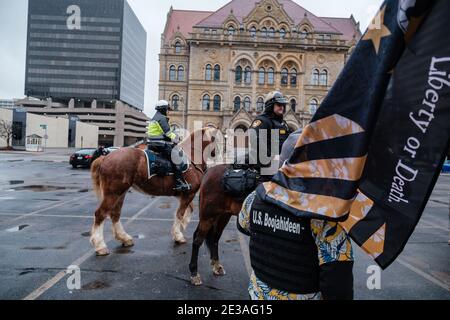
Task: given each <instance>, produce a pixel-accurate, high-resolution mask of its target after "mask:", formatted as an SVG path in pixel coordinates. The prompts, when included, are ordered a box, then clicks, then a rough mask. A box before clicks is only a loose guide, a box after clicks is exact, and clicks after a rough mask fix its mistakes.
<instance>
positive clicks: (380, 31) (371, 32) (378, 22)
mask: <svg viewBox="0 0 450 320" xmlns="http://www.w3.org/2000/svg"><path fill="white" fill-rule="evenodd" d="M385 11H386V6H384V7H383V8H382V9H381V10H380V11H378V13H377V15H376V16H375V17H374V18H373V20H372V22H371V23H370V25H369V27H368V29H367V32H366V34H365V35H364V37H363V38H362V39H363V40H370V41H372V43H373V46H374V48H375V52H376V53H377V54H378V50H380V43H381V38H384V37H387V36H390V35H391V31H389V29H388V28H387V27H386V25H385V24H384V14H385Z"/></svg>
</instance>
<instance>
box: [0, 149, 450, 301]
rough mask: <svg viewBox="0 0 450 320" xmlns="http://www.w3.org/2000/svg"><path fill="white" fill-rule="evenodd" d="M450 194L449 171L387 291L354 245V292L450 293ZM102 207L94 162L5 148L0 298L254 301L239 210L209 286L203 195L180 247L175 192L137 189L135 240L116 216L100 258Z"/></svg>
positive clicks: (129, 210) (389, 276)
mask: <svg viewBox="0 0 450 320" xmlns="http://www.w3.org/2000/svg"><path fill="white" fill-rule="evenodd" d="M449 200H450V176H441V177H440V179H439V181H438V184H437V186H436V188H435V190H434V192H433V195H432V197H431V200H430V201H429V203H428V206H427V208H426V210H425V213H424V215H423V217H422V220H421V222H420V223H419V225H418V227H417V228H416V231H415V232H414V234H413V236H412V237H411V239H410V241H409V243H408V245H407V246H406V248H405V250H404V252H403V253H402V255H401V256H400V257H399V259H397V261H396V262H395V263H394V264H393V265H392V266H391V267H389V268H388V269H387V270H386V271H383V272H382V273H381V282H380V284H381V289H380V290H377V289H375V290H369V289H368V288H367V285H366V282H367V278H368V277H369V276H370V275H369V274H367V268H368V267H369V266H371V265H373V264H374V263H373V262H372V260H371V259H370V258H369V257H368V256H367V255H366V254H364V253H363V252H361V250H360V249H359V248H357V247H356V246H355V251H356V252H355V256H356V257H355V259H356V262H355V268H354V275H355V298H356V299H450V245H449V244H448V239H449ZM96 206H97V199H96V197H95V195H94V193H93V192H92V187H91V182H90V176H89V171H88V170H86V169H77V170H74V169H72V168H71V167H70V166H69V165H68V163H63V162H61V163H52V162H37V161H29V160H27V159H25V160H24V161H15V160H14V159H10V158H7V157H2V155H1V154H0V299H23V298H26V297H27V298H31V299H176V300H189V299H207V300H214V299H247V297H248V295H247V284H248V260H247V258H248V257H247V250H246V246H247V242H246V241H247V239H245V238H244V237H242V236H240V235H239V234H238V231H237V230H236V228H235V219H234V218H233V219H232V220H231V222H230V223H229V225H228V226H227V228H226V230H225V232H224V234H223V236H222V239H221V242H220V247H219V248H220V255H221V262H222V264H223V265H224V267H225V270H226V272H227V274H226V275H225V276H224V277H220V278H219V277H215V276H213V274H212V271H211V268H210V266H209V254H208V252H207V250H206V248H205V247H204V246H203V247H202V248H201V251H200V256H199V272H200V274H201V275H202V278H203V286H202V287H193V286H191V284H190V282H189V272H188V264H189V259H190V251H191V243H192V234H193V231H194V229H195V227H196V225H197V222H198V199H196V200H195V210H194V213H193V215H192V221H191V223H190V225H189V227H188V229H187V231H186V233H185V235H186V238H187V239H188V244H186V245H182V246H175V245H174V244H173V242H172V240H171V236H170V227H171V225H172V221H173V216H174V212H175V210H176V207H177V201H176V199H173V198H166V197H150V196H145V195H142V194H140V193H137V192H135V191H132V192H130V193H129V194H128V195H127V197H126V200H125V205H124V208H123V211H122V217H123V219H122V222H123V224H124V226H125V230H126V231H127V232H128V233H129V234H130V235H132V236H133V237H134V240H135V246H134V247H131V248H122V247H121V246H120V245H119V243H117V242H116V241H115V240H111V239H112V234H111V224H110V223H108V224H107V225H106V226H105V238H106V241H108V247H109V249H110V250H111V255H109V256H107V257H96V256H95V254H94V251H93V248H92V247H91V246H90V244H89V231H90V227H91V224H92V221H93V218H92V216H93V212H94V211H95V208H96ZM246 262H247V264H246ZM70 265H78V266H79V267H80V270H81V273H80V277H81V278H80V280H81V289H80V290H76V289H68V287H67V280H68V277H69V276H68V275H67V274H66V273H65V271H66V270H67V267H68V266H70Z"/></svg>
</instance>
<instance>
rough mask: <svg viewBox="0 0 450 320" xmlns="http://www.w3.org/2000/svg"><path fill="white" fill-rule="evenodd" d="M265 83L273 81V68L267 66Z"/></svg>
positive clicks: (272, 82)
mask: <svg viewBox="0 0 450 320" xmlns="http://www.w3.org/2000/svg"><path fill="white" fill-rule="evenodd" d="M267 83H268V84H274V83H275V70H274V69H273V68H269V70H268V72H267Z"/></svg>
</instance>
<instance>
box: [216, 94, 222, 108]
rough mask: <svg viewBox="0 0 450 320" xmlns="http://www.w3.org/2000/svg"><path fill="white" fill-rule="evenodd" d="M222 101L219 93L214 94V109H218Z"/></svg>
mask: <svg viewBox="0 0 450 320" xmlns="http://www.w3.org/2000/svg"><path fill="white" fill-rule="evenodd" d="M221 103H222V99H221V98H220V96H219V95H215V96H214V111H220V105H221Z"/></svg>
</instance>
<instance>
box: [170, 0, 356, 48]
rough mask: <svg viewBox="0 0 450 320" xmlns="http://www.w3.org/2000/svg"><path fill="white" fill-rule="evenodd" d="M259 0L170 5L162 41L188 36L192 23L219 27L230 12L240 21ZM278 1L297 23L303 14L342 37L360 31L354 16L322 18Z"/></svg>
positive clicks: (317, 26)
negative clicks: (210, 6) (203, 6)
mask: <svg viewBox="0 0 450 320" xmlns="http://www.w3.org/2000/svg"><path fill="white" fill-rule="evenodd" d="M260 1H262V0H232V1H230V2H228V3H227V4H225V5H224V6H223V7H221V8H220V9H218V10H217V11H215V12H211V11H190V10H173V9H172V8H171V9H170V11H169V14H168V18H167V23H166V27H165V29H164V34H163V35H164V39H165V42H166V43H167V42H168V41H170V40H171V39H172V38H173V36H174V34H175V33H176V32H177V31H179V32H181V34H182V35H183V36H184V37H185V38H188V37H189V33H191V32H192V30H193V27H194V26H195V27H210V28H221V27H222V26H223V23H224V22H225V20H226V19H228V17H229V16H230V14H231V13H232V14H233V16H234V17H235V18H236V19H237V20H238V22H239V23H241V24H242V23H243V20H244V19H245V18H246V17H247V16H248V15H249V14H250V13H251V12H252V10H253V9H254V8H255V6H256V5H257V3H259V2H260ZM278 2H279V3H280V4H281V5H282V6H283V9H284V11H285V12H286V13H287V14H288V16H289V17H290V18H291V19H292V20H293V21H294V23H295V24H296V25H298V24H300V23H301V22H302V21H303V20H304V19H305V18H306V19H308V21H309V22H310V23H311V24H312V26H313V28H314V30H315V31H318V32H324V33H338V34H342V35H343V39H345V40H352V39H353V35H354V34H355V33H356V34H357V38H358V36H360V35H361V33H360V31H359V26H358V24H357V23H356V22H355V20H354V18H353V16H352V17H350V18H330V17H326V18H322V17H318V16H316V15H314V14H313V13H311V12H310V11H308V10H306V9H305V8H303V7H302V6H300V5H299V4H297V3H296V2H294V1H292V0H278Z"/></svg>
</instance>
